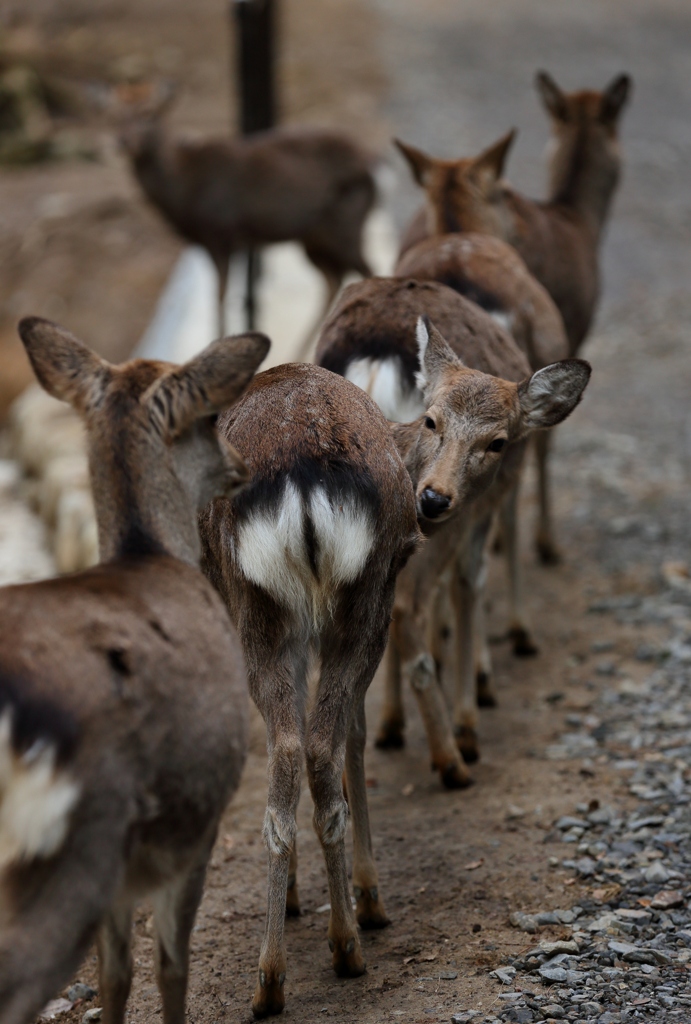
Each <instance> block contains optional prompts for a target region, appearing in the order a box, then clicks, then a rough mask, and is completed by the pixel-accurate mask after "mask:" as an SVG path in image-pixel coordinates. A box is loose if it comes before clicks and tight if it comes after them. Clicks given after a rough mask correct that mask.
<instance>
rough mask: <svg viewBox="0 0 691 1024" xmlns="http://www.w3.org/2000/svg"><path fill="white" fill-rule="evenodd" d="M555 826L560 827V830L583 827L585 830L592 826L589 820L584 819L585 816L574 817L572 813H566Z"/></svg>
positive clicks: (565, 830)
mask: <svg viewBox="0 0 691 1024" xmlns="http://www.w3.org/2000/svg"><path fill="white" fill-rule="evenodd" d="M554 827H555V828H558V829H559V831H560V832H567V831H568V830H569V829H572V828H582V829H584V830H585V829H587V828H590V825H589V824H588V822H587V821H584V820H583V818H573V817H571V816H570V815H568V814H565V815H564V817H563V818H560V819H559V821H558V822H557V823H556V825H555V826H554Z"/></svg>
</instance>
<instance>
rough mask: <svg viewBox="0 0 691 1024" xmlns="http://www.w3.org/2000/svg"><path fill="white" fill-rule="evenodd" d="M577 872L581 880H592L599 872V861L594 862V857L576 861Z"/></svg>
mask: <svg viewBox="0 0 691 1024" xmlns="http://www.w3.org/2000/svg"><path fill="white" fill-rule="evenodd" d="M576 871H577V872H578V874H579V875H580V876H581V878H590V877H591V876H592V875H594V874H595V872H596V871H597V861H594V860H593V859H592V857H581V859H580V860H577V861H576Z"/></svg>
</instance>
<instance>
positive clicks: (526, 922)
mask: <svg viewBox="0 0 691 1024" xmlns="http://www.w3.org/2000/svg"><path fill="white" fill-rule="evenodd" d="M509 922H510V923H511V924H512V925H513V926H514V928H520V930H521V931H522V932H528V934H530V935H534V934H535V932H536V931H537V921H536V920H535V918H534V917H533V915H532V914H524V913H523V911H522V910H516V911H514V913H513V914H510V915H509Z"/></svg>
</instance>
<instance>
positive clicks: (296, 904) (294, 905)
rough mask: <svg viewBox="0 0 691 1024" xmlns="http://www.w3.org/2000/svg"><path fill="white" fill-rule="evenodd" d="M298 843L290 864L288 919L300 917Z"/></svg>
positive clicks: (294, 844)
mask: <svg viewBox="0 0 691 1024" xmlns="http://www.w3.org/2000/svg"><path fill="white" fill-rule="evenodd" d="M297 875H298V842H297V839H296V840H295V842H294V843H293V849H292V850H291V851H290V860H289V862H288V892H287V894H286V917H299V916H300V896H299V894H298V878H297Z"/></svg>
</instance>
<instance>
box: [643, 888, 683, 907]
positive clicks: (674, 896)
mask: <svg viewBox="0 0 691 1024" xmlns="http://www.w3.org/2000/svg"><path fill="white" fill-rule="evenodd" d="M683 904H684V897H683V896H682V894H681V893H680V892H679V890H678V889H661V890H660V892H659V893H658V894H657V896H654V897H653V899H652V901H651V903H650V906H651V907H652V908H653V910H672V909H673V908H674V907H681V906H683Z"/></svg>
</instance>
